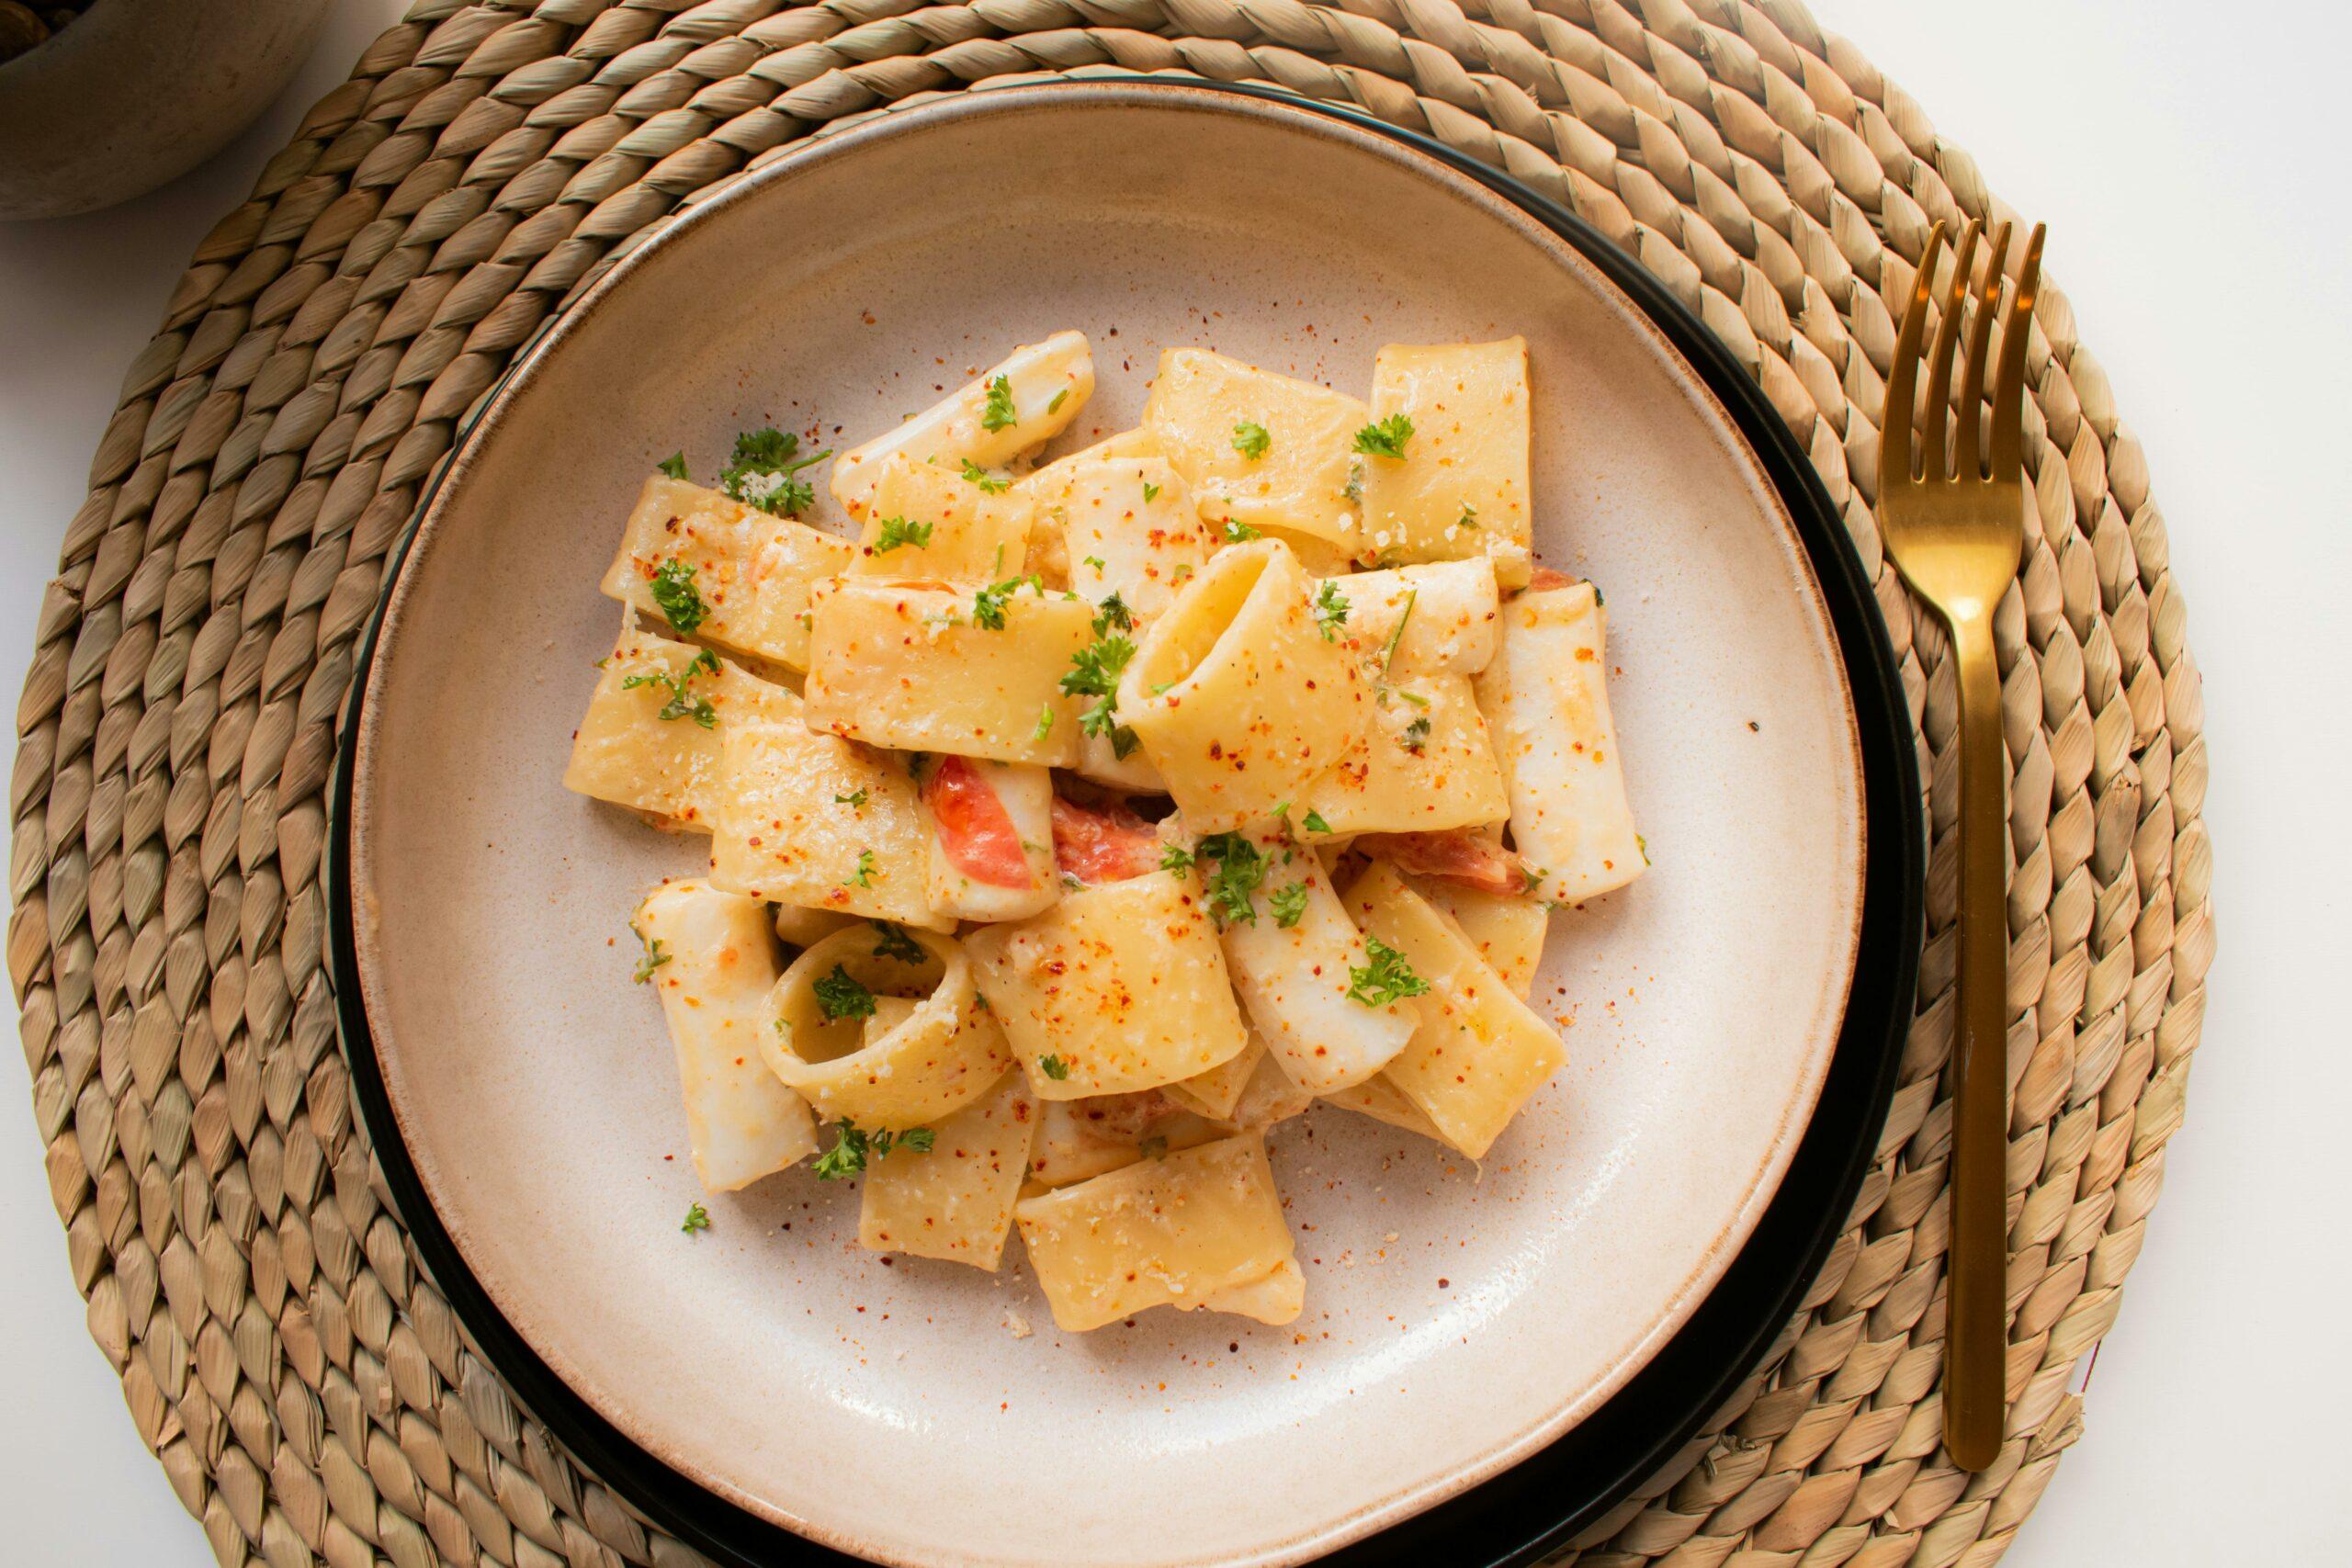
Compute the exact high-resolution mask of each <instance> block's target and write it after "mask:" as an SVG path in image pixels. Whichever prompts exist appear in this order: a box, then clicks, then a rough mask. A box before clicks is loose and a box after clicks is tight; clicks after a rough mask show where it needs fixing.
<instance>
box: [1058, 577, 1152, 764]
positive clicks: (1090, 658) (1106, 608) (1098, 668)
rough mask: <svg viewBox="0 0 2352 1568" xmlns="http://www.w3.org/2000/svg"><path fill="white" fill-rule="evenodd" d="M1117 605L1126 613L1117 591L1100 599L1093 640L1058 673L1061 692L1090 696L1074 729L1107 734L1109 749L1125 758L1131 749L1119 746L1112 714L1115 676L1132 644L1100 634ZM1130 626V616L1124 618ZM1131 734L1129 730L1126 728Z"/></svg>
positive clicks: (1116, 687) (1123, 666) (1117, 727)
mask: <svg viewBox="0 0 2352 1568" xmlns="http://www.w3.org/2000/svg"><path fill="white" fill-rule="evenodd" d="M1114 604H1118V606H1119V614H1120V615H1122V616H1125V615H1126V606H1125V604H1119V597H1118V595H1117V594H1115V593H1114V594H1113V595H1112V596H1111V597H1110V598H1109V599H1106V600H1104V601H1103V614H1102V615H1097V616H1096V617H1095V618H1094V640H1093V641H1092V642H1091V643H1088V644H1087V645H1086V646H1085V647H1084V648H1081V649H1079V650H1078V651H1077V652H1076V653H1073V654H1071V655H1070V660H1069V663H1070V667H1069V669H1068V670H1067V671H1063V673H1062V680H1061V686H1062V691H1063V692H1064V693H1065V694H1068V695H1069V696H1073V697H1092V698H1094V699H1095V700H1094V702H1093V703H1092V704H1091V705H1089V706H1088V707H1087V709H1086V711H1085V712H1084V713H1081V714H1080V715H1079V716H1078V728H1079V731H1080V734H1084V735H1108V736H1110V737H1111V744H1112V748H1113V750H1114V751H1117V753H1118V755H1119V756H1121V757H1125V755H1126V754H1127V751H1129V750H1134V748H1133V746H1132V745H1130V746H1128V747H1127V748H1126V749H1125V750H1121V749H1120V748H1119V739H1118V738H1119V732H1120V730H1121V729H1122V728H1123V727H1122V726H1120V724H1119V721H1118V719H1117V717H1116V715H1117V713H1118V711H1119V677H1120V675H1121V674H1123V673H1124V672H1125V670H1126V668H1127V660H1130V659H1133V658H1134V657H1135V656H1136V645H1135V643H1134V642H1133V641H1132V640H1131V639H1129V638H1127V637H1111V636H1106V635H1104V634H1105V632H1106V631H1107V630H1108V628H1109V627H1110V626H1111V625H1112V617H1111V606H1112V605H1114ZM1127 624H1128V625H1133V624H1134V622H1133V619H1132V617H1128V619H1127ZM1126 733H1127V734H1128V735H1129V736H1130V737H1132V736H1133V734H1134V732H1133V731H1132V730H1129V731H1126Z"/></svg>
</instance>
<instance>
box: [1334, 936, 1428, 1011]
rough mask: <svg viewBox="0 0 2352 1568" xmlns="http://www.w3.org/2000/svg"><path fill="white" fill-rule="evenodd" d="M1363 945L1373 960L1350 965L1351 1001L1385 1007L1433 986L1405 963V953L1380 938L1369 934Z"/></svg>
mask: <svg viewBox="0 0 2352 1568" xmlns="http://www.w3.org/2000/svg"><path fill="white" fill-rule="evenodd" d="M1363 948H1364V952H1365V953H1367V954H1369V955H1370V956H1371V958H1372V962H1371V963H1370V964H1365V965H1363V967H1361V968H1359V967H1358V966H1356V965H1355V964H1349V965H1348V1000H1350V1001H1351V1002H1361V1003H1362V1004H1363V1005H1364V1006H1365V1007H1368V1008H1385V1007H1387V1006H1388V1005H1389V1004H1391V1003H1392V1002H1399V1001H1402V1000H1404V999H1405V998H1407V997H1418V996H1420V995H1422V994H1423V993H1424V992H1426V991H1428V989H1429V988H1430V983H1429V982H1428V981H1427V980H1424V979H1422V978H1421V977H1420V976H1419V975H1418V974H1416V973H1414V971H1413V966H1412V965H1411V964H1408V963H1407V962H1405V955H1404V954H1403V953H1399V952H1397V950H1396V949H1395V948H1393V947H1391V946H1389V945H1388V944H1387V943H1386V942H1383V941H1381V940H1380V939H1379V938H1378V937H1376V936H1370V935H1367V936H1366V937H1365V938H1364V939H1363Z"/></svg>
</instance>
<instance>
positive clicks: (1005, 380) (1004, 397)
mask: <svg viewBox="0 0 2352 1568" xmlns="http://www.w3.org/2000/svg"><path fill="white" fill-rule="evenodd" d="M1020 417H1021V416H1020V415H1019V414H1017V413H1015V412H1013V409H1012V379H1011V378H1009V377H1004V376H1000V377H998V378H996V379H995V380H993V381H990V382H989V403H988V407H987V408H986V409H984V410H982V411H981V412H980V428H981V429H982V430H1002V429H1004V428H1005V427H1006V426H1007V425H1009V424H1011V423H1013V422H1014V421H1015V420H1017V419H1019V418H1020Z"/></svg>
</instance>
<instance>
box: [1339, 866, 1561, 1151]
mask: <svg viewBox="0 0 2352 1568" xmlns="http://www.w3.org/2000/svg"><path fill="white" fill-rule="evenodd" d="M1346 898H1347V904H1348V912H1349V913H1350V914H1351V915H1353V916H1355V917H1356V919H1357V920H1358V922H1359V923H1361V924H1362V925H1363V928H1364V930H1365V931H1367V932H1369V933H1370V934H1372V935H1373V936H1375V937H1378V938H1379V939H1380V940H1381V941H1382V942H1385V943H1386V944H1387V946H1388V947H1390V948H1392V949H1394V950H1395V951H1396V952H1397V953H1399V954H1401V955H1402V957H1403V959H1404V961H1405V963H1406V964H1408V965H1409V967H1410V969H1411V971H1412V972H1413V973H1414V974H1415V975H1417V976H1419V978H1420V979H1421V980H1422V981H1423V982H1425V983H1426V984H1427V986H1428V987H1429V989H1428V992H1427V994H1426V995H1425V996H1423V997H1422V998H1421V1027H1420V1029H1419V1032H1416V1033H1415V1034H1414V1036H1413V1039H1412V1043H1410V1044H1408V1045H1407V1046H1406V1047H1405V1049H1404V1050H1403V1051H1401V1052H1399V1053H1398V1054H1397V1057H1396V1059H1395V1060H1394V1061H1392V1062H1390V1063H1389V1064H1388V1066H1387V1069H1386V1077H1387V1080H1388V1082H1389V1083H1390V1084H1391V1085H1393V1086H1394V1087H1395V1088H1396V1089H1398V1090H1399V1091H1401V1092H1402V1093H1403V1094H1404V1096H1405V1098H1406V1099H1408V1100H1411V1101H1412V1103H1413V1105H1414V1107H1415V1108H1416V1109H1417V1110H1419V1111H1420V1112H1421V1113H1422V1114H1423V1115H1425V1116H1427V1117H1428V1118H1429V1119H1430V1122H1431V1123H1432V1124H1434V1125H1435V1126H1436V1127H1437V1129H1438V1131H1439V1133H1440V1134H1442V1136H1443V1137H1444V1139H1445V1141H1446V1142H1447V1143H1449V1144H1451V1145H1453V1146H1454V1147H1455V1148H1457V1149H1459V1150H1461V1151H1462V1152H1463V1153H1464V1154H1465V1155H1468V1156H1470V1157H1471V1158H1472V1159H1483V1158H1485V1157H1486V1154H1487V1149H1488V1148H1490V1147H1492V1146H1493V1145H1494V1141H1495V1138H1496V1137H1497V1135H1498V1134H1500V1133H1501V1132H1502V1130H1503V1128H1504V1126H1505V1125H1506V1124H1507V1123H1509V1122H1510V1119H1511V1118H1512V1117H1513V1116H1515V1115H1517V1114H1518V1113H1519V1108H1520V1107H1521V1105H1523V1104H1525V1103H1526V1102H1527V1098H1528V1096H1530V1095H1532V1094H1533V1093H1534V1092H1535V1090H1536V1089H1538V1088H1539V1087H1540V1086H1541V1085H1542V1084H1543V1082H1544V1079H1545V1078H1547V1077H1551V1076H1552V1074H1553V1073H1554V1072H1555V1071H1557V1070H1558V1068H1559V1066H1560V1065H1561V1063H1563V1062H1564V1061H1566V1052H1565V1051H1563V1050H1562V1049H1561V1046H1560V1039H1559V1036H1558V1035H1556V1034H1555V1033H1553V1032H1552V1031H1551V1029H1550V1028H1549V1027H1548V1026H1546V1025H1545V1023H1544V1021H1543V1020H1542V1019H1540V1018H1538V1017H1536V1016H1535V1014H1534V1013H1533V1012H1532V1011H1530V1010H1528V1007H1527V1004H1526V1003H1524V1002H1522V1001H1521V1000H1520V999H1519V998H1517V997H1515V996H1513V995H1511V993H1510V987H1508V986H1506V985H1505V984H1504V983H1503V980H1502V977H1501V976H1498V975H1497V974H1496V973H1495V972H1494V971H1493V970H1492V969H1489V968H1488V967H1487V964H1486V963H1485V961H1484V960H1482V959H1480V958H1479V956H1478V954H1477V952H1476V949H1474V948H1473V947H1472V946H1471V945H1470V943H1469V942H1467V941H1466V940H1464V937H1463V935H1462V932H1461V931H1460V929H1459V928H1457V927H1456V926H1454V925H1453V922H1452V921H1450V920H1448V919H1446V918H1445V916H1444V915H1442V914H1441V913H1440V912H1439V911H1438V910H1437V909H1436V908H1434V907H1432V906H1431V905H1430V903H1429V902H1428V901H1427V900H1426V899H1424V898H1422V897H1420V895H1419V894H1417V893H1415V892H1414V891H1413V890H1412V889H1411V888H1409V887H1408V886H1405V883H1404V879H1403V878H1402V877H1400V876H1398V875H1397V873H1396V871H1395V870H1394V869H1393V868H1391V867H1390V866H1388V865H1386V864H1384V863H1381V862H1378V861H1374V863H1373V864H1372V866H1371V867H1370V869H1368V870H1366V871H1365V872H1364V874H1363V875H1362V876H1359V877H1358V878H1356V880H1355V881H1354V882H1353V883H1351V884H1350V885H1349V887H1348V890H1347V894H1346Z"/></svg>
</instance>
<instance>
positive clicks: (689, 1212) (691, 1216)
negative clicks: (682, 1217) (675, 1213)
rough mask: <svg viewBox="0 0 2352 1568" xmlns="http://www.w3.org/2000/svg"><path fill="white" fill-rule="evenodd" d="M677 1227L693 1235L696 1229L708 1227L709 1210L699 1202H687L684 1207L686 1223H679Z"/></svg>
mask: <svg viewBox="0 0 2352 1568" xmlns="http://www.w3.org/2000/svg"><path fill="white" fill-rule="evenodd" d="M678 1228H679V1229H680V1230H682V1231H684V1232H685V1233H686V1234H687V1235H694V1234H695V1232H696V1231H707V1230H708V1229H709V1228H710V1211H709V1210H707V1209H706V1208H704V1207H703V1206H702V1205H701V1204H700V1203H690V1204H688V1205H687V1207H686V1223H685V1224H682V1225H680V1226H679V1227H678Z"/></svg>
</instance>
